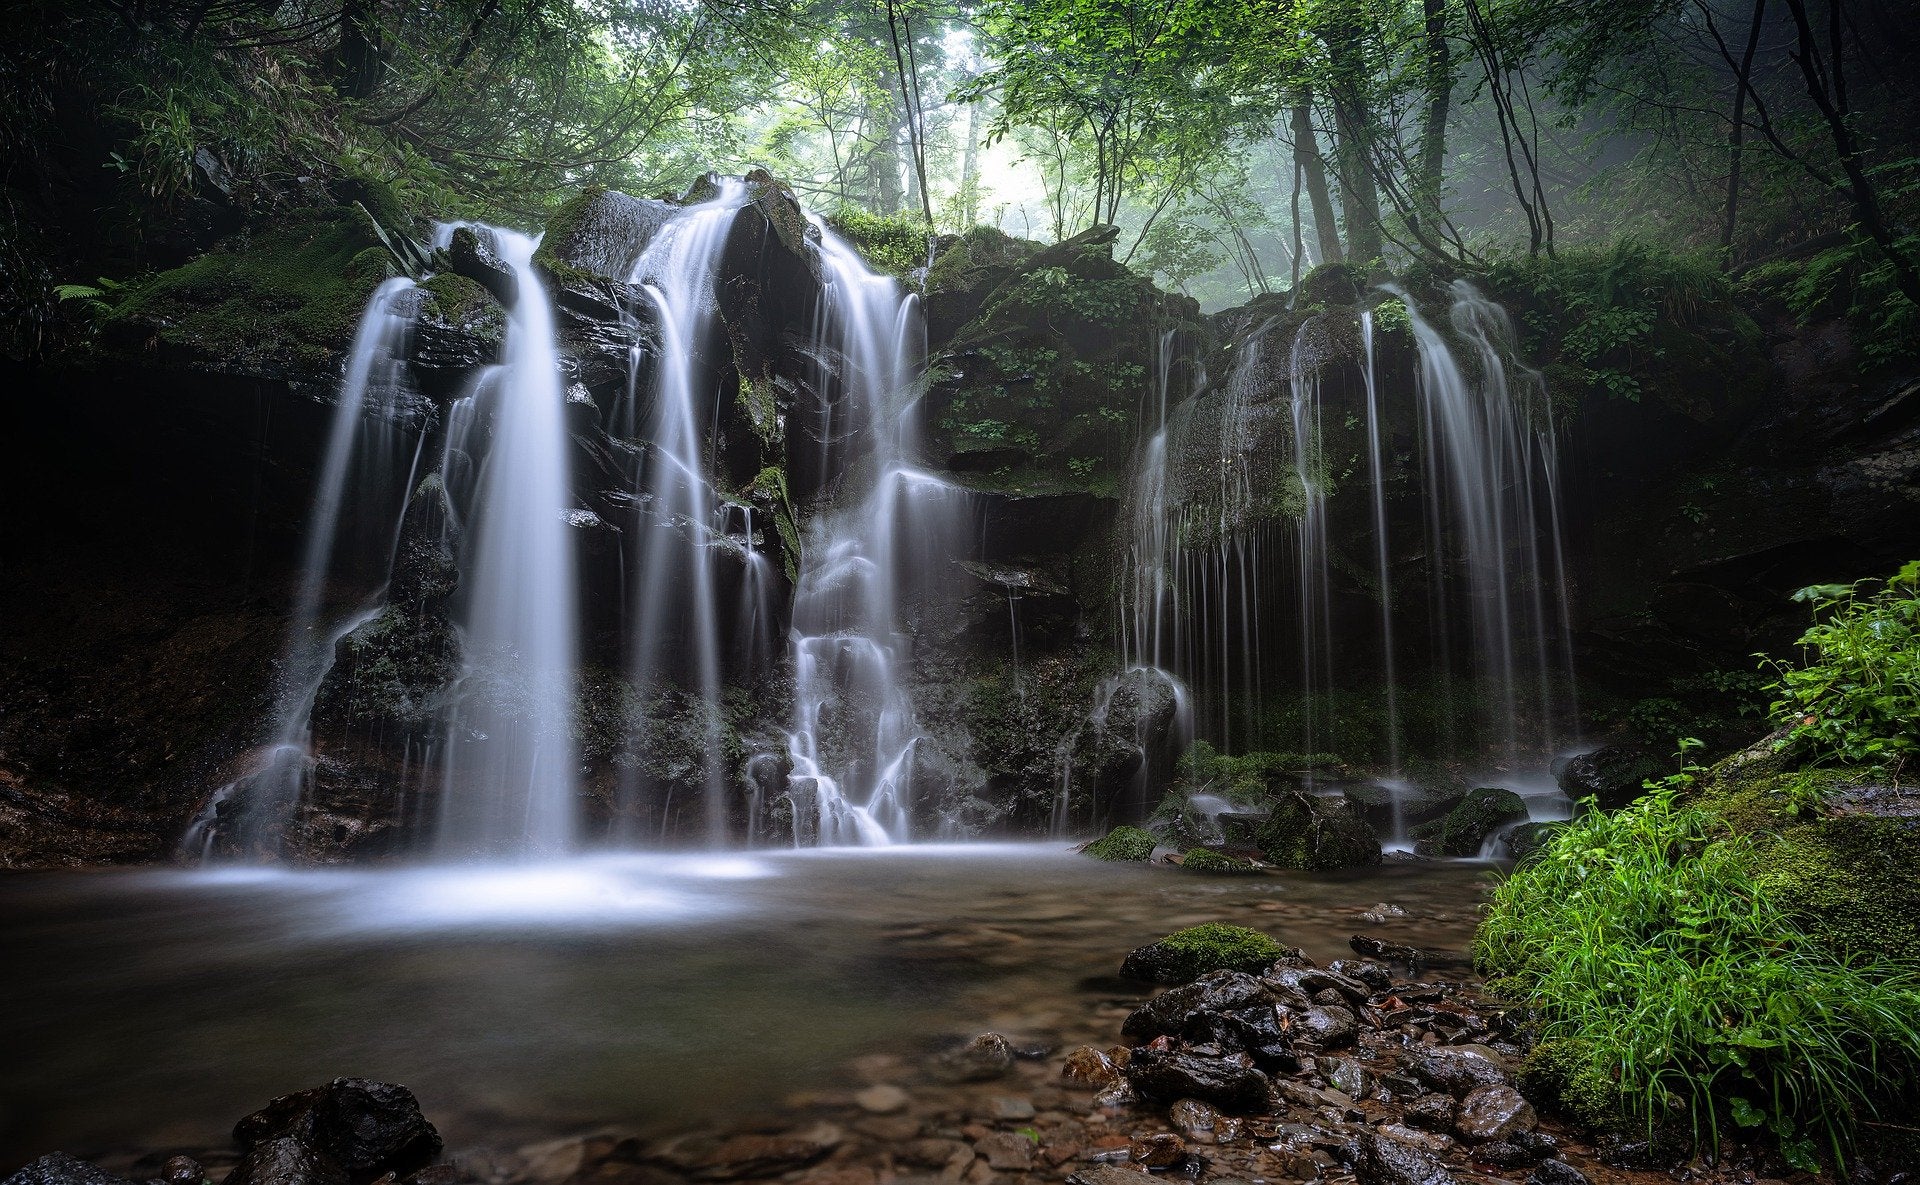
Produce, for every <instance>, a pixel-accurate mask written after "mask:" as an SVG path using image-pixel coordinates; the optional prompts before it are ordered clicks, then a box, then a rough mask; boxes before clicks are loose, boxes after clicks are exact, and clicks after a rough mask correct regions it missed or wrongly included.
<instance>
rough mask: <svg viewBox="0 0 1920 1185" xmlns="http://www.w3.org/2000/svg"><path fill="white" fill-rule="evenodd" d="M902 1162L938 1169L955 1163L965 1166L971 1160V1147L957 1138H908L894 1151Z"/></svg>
mask: <svg viewBox="0 0 1920 1185" xmlns="http://www.w3.org/2000/svg"><path fill="white" fill-rule="evenodd" d="M894 1155H895V1156H896V1157H897V1158H898V1159H899V1160H900V1162H901V1163H902V1164H906V1165H909V1166H911V1167H913V1168H922V1169H940V1168H945V1167H947V1166H948V1165H949V1164H953V1163H956V1161H957V1163H958V1164H959V1166H960V1167H961V1168H965V1167H966V1166H967V1165H968V1164H971V1163H972V1162H973V1149H971V1148H969V1147H967V1146H966V1145H965V1144H962V1143H961V1142H960V1141H958V1140H942V1139H932V1138H929V1139H924V1140H908V1141H906V1142H905V1143H903V1144H901V1145H900V1146H899V1147H898V1148H897V1149H895V1151H894Z"/></svg>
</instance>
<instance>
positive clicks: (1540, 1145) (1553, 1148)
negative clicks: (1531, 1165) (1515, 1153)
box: [1507, 1128, 1560, 1159]
mask: <svg viewBox="0 0 1920 1185" xmlns="http://www.w3.org/2000/svg"><path fill="white" fill-rule="evenodd" d="M1507 1142H1508V1143H1510V1144H1513V1145H1514V1146H1515V1147H1518V1148H1521V1149H1524V1150H1525V1151H1528V1152H1531V1153H1533V1155H1534V1157H1535V1158H1536V1159H1538V1158H1540V1157H1546V1156H1552V1155H1554V1154H1555V1153H1556V1152H1558V1151H1559V1150H1560V1141H1558V1140H1556V1139H1554V1138H1553V1137H1552V1136H1550V1135H1548V1134H1547V1133H1546V1132H1543V1131H1541V1130H1540V1129H1539V1128H1535V1129H1533V1130H1532V1131H1530V1132H1516V1133H1514V1134H1513V1135H1511V1136H1509V1137H1507Z"/></svg>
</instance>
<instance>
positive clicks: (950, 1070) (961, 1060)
mask: <svg viewBox="0 0 1920 1185" xmlns="http://www.w3.org/2000/svg"><path fill="white" fill-rule="evenodd" d="M1011 1069H1013V1043H1012V1042H1011V1041H1008V1040H1007V1039H1006V1038H1005V1037H1003V1036H1001V1035H1000V1034H999V1033H982V1034H980V1035H979V1036H978V1037H975V1038H974V1039H973V1040H971V1041H969V1042H967V1043H966V1044H965V1045H962V1046H960V1047H959V1048H958V1049H954V1050H950V1051H948V1052H947V1053H944V1054H941V1055H940V1057H939V1059H938V1060H937V1061H936V1062H935V1063H934V1072H935V1073H936V1074H938V1075H939V1076H940V1077H942V1078H945V1079H946V1080H947V1081H949V1082H987V1081H990V1080H992V1079H994V1078H998V1077H1000V1076H1001V1075H1003V1074H1005V1073H1006V1072H1007V1071H1009V1070H1011Z"/></svg>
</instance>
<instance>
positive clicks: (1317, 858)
mask: <svg viewBox="0 0 1920 1185" xmlns="http://www.w3.org/2000/svg"><path fill="white" fill-rule="evenodd" d="M1253 839H1254V845H1255V846H1256V847H1258V848H1259V849H1260V852H1261V854H1262V855H1263V856H1265V857H1266V858H1267V860H1269V861H1270V862H1272V863H1274V864H1276V865H1279V866H1280V867H1281V868H1298V869H1303V870H1305V871H1308V872H1326V871H1331V870H1334V869H1339V868H1361V867H1365V866H1368V865H1373V864H1378V863H1380V841H1379V840H1378V839H1376V838H1374V834H1373V828H1372V827H1370V826H1368V825H1367V821H1366V818H1365V817H1364V816H1362V815H1361V813H1360V812H1359V811H1358V810H1357V809H1355V808H1354V806H1353V804H1352V803H1350V802H1348V801H1347V800H1346V799H1344V798H1322V797H1319V796H1317V795H1312V794H1304V793H1300V792H1297V791H1296V792H1292V793H1288V794H1286V795H1284V796H1282V798H1281V799H1280V801H1279V802H1278V803H1276V804H1275V806H1274V808H1273V811H1272V813H1270V814H1269V815H1268V816H1267V819H1266V822H1264V823H1262V824H1261V825H1260V829H1259V830H1258V831H1257V832H1255V833H1254V837H1253Z"/></svg>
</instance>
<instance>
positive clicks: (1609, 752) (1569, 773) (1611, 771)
mask: <svg viewBox="0 0 1920 1185" xmlns="http://www.w3.org/2000/svg"><path fill="white" fill-rule="evenodd" d="M1671 765H1672V762H1671V761H1670V760H1667V759H1663V758H1662V757H1661V756H1660V755H1658V754H1656V753H1654V752H1653V751H1651V750H1649V749H1644V748H1640V747H1639V746H1635V745H1608V746H1606V747H1605V748H1600V749H1595V750H1594V751H1593V752H1591V753H1580V754H1576V755H1575V756H1573V757H1569V758H1567V760H1566V761H1565V762H1564V763H1562V764H1561V765H1560V767H1559V768H1558V769H1556V770H1555V771H1554V774H1555V780H1557V781H1558V782H1559V783H1560V789H1561V791H1562V792H1563V793H1564V794H1566V796H1567V797H1568V798H1571V799H1573V800H1574V801H1575V802H1579V801H1580V800H1581V799H1583V798H1591V799H1593V800H1594V804H1595V805H1596V806H1598V807H1599V808H1600V809H1601V810H1603V811H1617V810H1619V809H1620V808H1621V807H1623V806H1625V805H1627V804H1628V803H1630V802H1632V801H1633V800H1634V799H1636V798H1638V797H1640V795H1641V794H1643V793H1645V787H1644V786H1643V785H1642V783H1643V782H1645V781H1646V780H1647V779H1648V778H1657V777H1659V776H1661V775H1662V774H1665V773H1668V772H1671V771H1670V769H1669V767H1670V766H1671Z"/></svg>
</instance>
